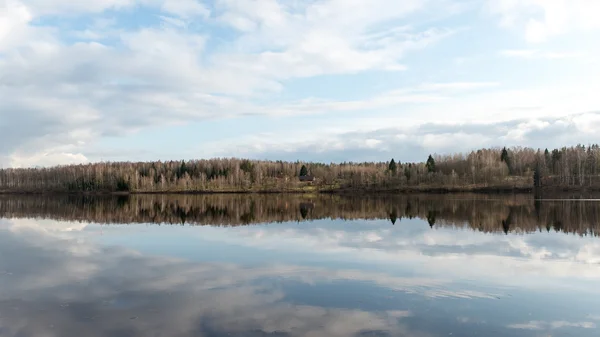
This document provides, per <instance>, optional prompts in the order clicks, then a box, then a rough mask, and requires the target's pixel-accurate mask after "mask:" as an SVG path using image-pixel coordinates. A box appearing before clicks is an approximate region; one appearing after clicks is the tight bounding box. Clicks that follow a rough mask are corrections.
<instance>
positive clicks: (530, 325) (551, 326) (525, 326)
mask: <svg viewBox="0 0 600 337" xmlns="http://www.w3.org/2000/svg"><path fill="white" fill-rule="evenodd" d="M508 327H509V328H510V329H521V330H556V329H561V328H582V329H595V328H596V324H595V323H592V322H567V321H552V322H545V321H530V322H527V323H519V324H510V325H509V326H508Z"/></svg>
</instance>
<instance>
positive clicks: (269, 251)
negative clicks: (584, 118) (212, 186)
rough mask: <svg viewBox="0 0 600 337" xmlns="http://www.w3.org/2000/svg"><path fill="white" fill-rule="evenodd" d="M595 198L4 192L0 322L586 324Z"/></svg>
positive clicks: (97, 328)
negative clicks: (46, 194) (14, 194)
mask: <svg viewBox="0 0 600 337" xmlns="http://www.w3.org/2000/svg"><path fill="white" fill-rule="evenodd" d="M599 232H600V201H593V200H572V201H567V200H551V201H537V202H536V201H534V199H533V198H532V197H531V196H510V197H498V196H495V197H482V196H469V195H461V196H411V197H406V196H396V197H383V196H382V197H354V198H347V197H334V196H320V197H308V196H279V195H264V196H253V195H218V196H217V195H214V196H161V195H152V196H133V197H102V198H100V197H75V196H70V197H67V196H63V197H51V198H50V197H48V198H43V197H8V196H0V336H2V337H4V336H20V337H25V336H44V337H45V336H57V337H59V336H60V337H71V336H73V337H80V336H114V337H121V336H122V337H125V336H215V337H216V336H219V337H220V336H307V337H308V336H311V337H312V336H314V337H329V336H332V337H333V336H411V337H412V336H414V337H427V336H486V337H488V336H489V337H495V336H527V337H529V336H544V337H547V336H578V337H585V336H596V337H597V336H599V335H600V329H599V328H598V327H599V326H600V287H598V284H600V283H599V281H600V264H599V263H600V238H599V237H598V234H597V233H599Z"/></svg>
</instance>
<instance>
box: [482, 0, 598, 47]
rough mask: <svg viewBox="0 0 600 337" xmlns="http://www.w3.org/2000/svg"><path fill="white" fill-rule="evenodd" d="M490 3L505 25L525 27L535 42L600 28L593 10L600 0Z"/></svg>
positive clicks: (493, 0)
mask: <svg viewBox="0 0 600 337" xmlns="http://www.w3.org/2000/svg"><path fill="white" fill-rule="evenodd" d="M487 7H488V10H489V11H490V12H491V13H493V14H495V15H498V16H499V17H500V23H501V25H502V26H505V27H512V28H518V29H522V30H523V32H524V37H525V39H526V40H527V41H529V42H533V43H539V42H544V41H546V40H548V39H550V38H552V37H555V36H560V35H563V34H566V33H569V32H587V31H591V30H596V29H598V28H600V23H599V22H598V20H597V19H596V17H595V15H594V14H593V13H598V12H600V2H598V1H595V0H488V6H487Z"/></svg>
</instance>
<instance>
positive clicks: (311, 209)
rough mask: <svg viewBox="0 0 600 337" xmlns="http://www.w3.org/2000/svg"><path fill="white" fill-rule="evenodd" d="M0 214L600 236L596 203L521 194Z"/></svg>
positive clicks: (45, 201)
mask: <svg viewBox="0 0 600 337" xmlns="http://www.w3.org/2000/svg"><path fill="white" fill-rule="evenodd" d="M0 218H38V219H39V218H46V219H54V220H61V221H79V222H88V223H90V222H91V223H99V224H115V225H122V224H134V223H143V224H157V225H164V224H168V225H192V226H204V225H207V226H242V225H251V224H265V223H281V222H289V221H293V222H299V223H300V225H301V223H302V222H305V221H313V220H318V219H334V220H357V219H370V220H376V219H379V220H384V221H385V222H387V223H388V224H389V225H390V226H403V225H414V224H415V222H411V221H409V222H406V223H405V222H404V221H405V219H421V220H423V221H426V222H427V223H428V224H429V226H430V227H431V228H439V227H458V228H468V229H471V230H476V231H481V232H486V233H502V232H504V233H509V232H513V233H514V232H516V233H530V232H538V231H544V232H547V231H553V232H564V233H572V234H577V235H593V236H598V235H600V204H599V203H598V202H593V201H586V200H569V199H562V200H546V201H541V200H539V199H538V200H536V199H534V198H533V197H532V196H531V195H528V194H515V195H500V196H498V195H473V194H452V195H435V194H417V193H414V194H397V195H392V196H390V195H369V196H356V195H336V194H315V195H308V194H285V195H283V194H202V195H183V194H181V195H165V194H150V195H120V196H108V195H104V196H98V195H80V194H71V195H69V194H65V195H59V196H52V197H49V196H41V195H24V196H19V197H17V198H15V197H14V196H8V195H4V196H0Z"/></svg>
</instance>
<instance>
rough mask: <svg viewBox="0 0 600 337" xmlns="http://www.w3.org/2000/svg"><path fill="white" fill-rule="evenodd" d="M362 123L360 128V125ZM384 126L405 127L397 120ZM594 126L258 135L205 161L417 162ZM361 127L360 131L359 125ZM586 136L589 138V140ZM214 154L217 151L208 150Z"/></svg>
mask: <svg viewBox="0 0 600 337" xmlns="http://www.w3.org/2000/svg"><path fill="white" fill-rule="evenodd" d="M362 122H363V124H366V123H365V122H364V121H362ZM382 123H384V124H385V123H388V124H399V125H402V124H407V123H405V122H402V121H401V120H397V121H396V122H393V121H386V120H383V121H382ZM598 127H600V113H585V114H579V115H573V116H568V117H563V118H539V119H516V120H510V121H505V122H497V123H468V122H459V123H426V124H417V125H411V124H409V125H407V126H405V127H388V128H379V129H378V128H373V129H372V130H369V131H344V130H343V129H342V130H335V129H328V128H327V127H324V128H318V127H317V128H315V129H313V130H311V132H305V131H302V132H301V133H297V134H296V133H293V132H286V133H285V135H284V134H278V133H273V134H268V135H266V134H262V135H260V134H259V135H255V136H249V137H247V138H243V139H235V138H234V139H230V140H228V141H223V142H221V143H220V144H221V148H220V149H218V150H216V151H215V152H206V153H205V155H206V156H223V155H225V154H229V155H234V156H242V155H243V156H251V157H253V158H284V159H287V160H297V159H302V160H322V161H325V162H329V161H334V162H340V161H363V160H367V161H371V160H376V161H384V160H389V158H391V157H394V158H397V159H400V160H401V161H403V162H405V161H407V162H408V161H410V162H416V161H422V160H424V158H422V157H423V154H424V153H425V154H427V153H438V154H447V153H454V152H470V151H472V150H475V149H478V148H481V147H500V146H518V145H523V144H526V145H527V146H531V147H533V148H542V149H544V148H555V147H561V146H564V144H578V143H581V144H586V143H588V142H589V141H590V139H593V137H594V135H595V130H597V128H598ZM365 128H366V126H365ZM590 137H592V138H590ZM213 148H215V149H217V147H213Z"/></svg>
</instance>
